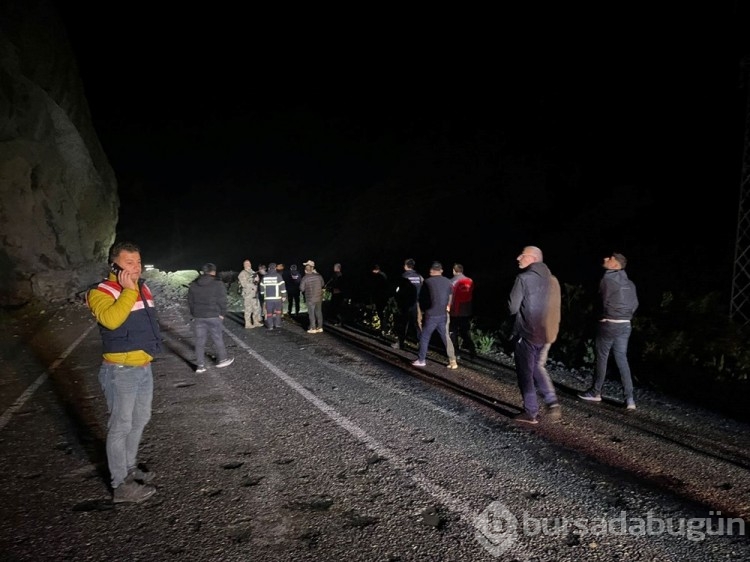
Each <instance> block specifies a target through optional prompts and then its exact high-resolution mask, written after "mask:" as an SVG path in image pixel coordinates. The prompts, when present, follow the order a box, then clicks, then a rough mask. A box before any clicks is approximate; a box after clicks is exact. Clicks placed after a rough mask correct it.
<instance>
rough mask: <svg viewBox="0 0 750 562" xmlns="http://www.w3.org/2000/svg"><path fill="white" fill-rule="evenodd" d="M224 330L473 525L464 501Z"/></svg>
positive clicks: (324, 410)
mask: <svg viewBox="0 0 750 562" xmlns="http://www.w3.org/2000/svg"><path fill="white" fill-rule="evenodd" d="M224 331H225V332H226V333H227V334H228V335H229V337H231V338H232V339H233V340H234V341H235V342H237V345H238V346H240V347H241V348H242V349H244V350H245V351H246V352H247V353H248V355H250V356H252V357H253V358H254V359H255V360H256V361H258V362H259V363H261V364H262V365H264V366H265V367H266V368H268V370H270V371H271V372H272V373H273V374H274V375H276V376H277V377H278V378H280V379H281V380H282V381H283V382H284V383H286V384H287V385H288V386H289V387H290V388H292V389H293V390H294V391H296V392H297V393H298V394H300V395H301V396H302V397H303V398H305V400H307V401H308V402H310V403H311V404H313V405H314V406H315V407H316V408H318V409H319V410H320V411H321V412H323V413H324V414H325V415H326V416H328V417H329V418H330V419H331V421H333V422H334V423H335V424H336V425H338V426H339V427H341V428H342V429H344V430H346V431H347V432H349V433H350V434H351V435H352V436H354V437H355V438H356V439H357V440H358V441H359V442H360V443H362V444H364V445H365V446H366V447H367V448H369V449H370V450H372V451H374V452H375V453H377V454H378V456H380V457H381V458H384V459H388V461H389V462H390V463H391V464H393V465H394V466H395V467H396V468H397V469H399V470H400V471H402V472H403V474H406V475H408V476H409V477H410V478H411V479H412V481H413V482H414V483H415V484H416V485H417V486H419V488H421V489H422V490H423V491H425V492H427V494H429V495H430V496H432V497H433V498H435V499H436V500H438V501H439V502H440V503H442V504H443V505H445V506H446V507H447V508H448V509H450V510H451V511H453V512H454V513H456V514H457V515H458V516H459V517H460V518H461V519H462V520H463V521H464V522H465V523H467V524H469V525H471V526H473V525H474V521H475V519H476V517H477V514H476V513H475V512H474V511H473V510H472V509H471V508H470V507H469V506H468V505H467V502H466V501H464V500H462V499H461V498H459V497H457V496H456V495H454V494H453V493H451V492H450V491H448V490H446V489H445V488H443V487H442V486H440V485H438V484H435V483H434V482H432V481H430V480H429V479H428V478H426V477H425V476H422V475H421V474H419V473H417V472H416V471H409V470H408V468H409V465H408V463H407V462H406V461H405V460H404V459H402V458H401V457H399V456H398V454H396V453H395V452H394V451H391V450H390V449H388V447H386V446H385V445H383V444H381V443H380V442H379V441H377V440H376V439H375V438H373V437H372V436H370V435H369V434H368V433H367V432H366V431H365V430H363V429H362V428H361V427H359V426H358V425H357V424H355V423H354V422H352V421H351V420H349V419H348V418H347V417H346V416H343V415H341V414H340V413H339V412H338V411H337V410H336V409H335V408H334V407H333V406H330V405H329V404H327V403H326V402H325V401H323V400H321V399H320V398H318V397H317V396H315V395H314V394H313V393H312V392H310V391H309V390H307V389H306V388H305V387H303V386H302V385H301V384H299V383H298V382H297V381H296V380H295V379H294V378H292V377H291V376H290V375H288V374H286V373H285V372H284V371H282V370H281V369H279V368H278V367H276V365H274V364H273V363H271V362H270V361H268V360H266V359H265V358H264V357H262V356H261V355H260V354H258V353H257V352H256V351H255V350H253V349H252V348H251V347H250V346H248V345H247V344H246V343H245V342H244V341H243V340H241V339H240V338H239V337H237V336H235V335H234V334H233V333H232V332H230V331H229V330H228V329H227V328H224Z"/></svg>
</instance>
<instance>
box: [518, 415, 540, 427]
mask: <svg viewBox="0 0 750 562" xmlns="http://www.w3.org/2000/svg"><path fill="white" fill-rule="evenodd" d="M513 420H514V421H517V422H519V423H528V424H529V425H536V424H538V423H539V421H538V420H537V419H536V418H535V417H532V416H531V415H529V414H528V413H526V412H521V413H520V414H517V415H515V416H513Z"/></svg>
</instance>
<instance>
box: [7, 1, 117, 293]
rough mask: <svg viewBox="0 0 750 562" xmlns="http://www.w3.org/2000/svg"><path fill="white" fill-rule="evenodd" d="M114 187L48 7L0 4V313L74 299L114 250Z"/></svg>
mask: <svg viewBox="0 0 750 562" xmlns="http://www.w3.org/2000/svg"><path fill="white" fill-rule="evenodd" d="M118 207H119V199H118V195H117V182H116V179H115V175H114V172H113V170H112V168H111V166H110V165H109V162H108V160H107V157H106V155H105V154H104V150H103V149H102V147H101V145H100V143H99V140H98V138H97V136H96V132H95V131H94V128H93V125H92V120H91V115H90V112H89V107H88V103H87V101H86V98H85V96H84V90H83V86H82V84H81V80H80V77H79V73H78V67H77V65H76V62H75V59H74V55H73V51H72V49H71V47H70V44H69V42H68V39H67V35H66V32H65V29H64V26H63V23H62V20H61V18H60V17H59V15H58V14H57V13H56V11H55V10H54V8H53V6H52V5H51V2H50V1H48V0H5V1H4V2H2V3H0V241H2V244H1V245H0V305H2V306H17V305H22V304H24V303H27V302H31V301H32V300H35V299H41V300H49V301H55V300H60V299H67V298H70V297H72V296H73V295H75V293H76V292H78V291H79V290H81V289H82V288H83V287H84V286H85V285H87V284H88V283H89V282H91V281H94V280H96V279H98V278H99V277H100V276H101V274H102V272H103V266H104V265H105V264H106V261H107V254H108V251H109V247H110V246H111V245H112V243H113V242H114V236H115V228H116V225H117V218H118Z"/></svg>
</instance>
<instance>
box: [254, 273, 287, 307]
mask: <svg viewBox="0 0 750 562" xmlns="http://www.w3.org/2000/svg"><path fill="white" fill-rule="evenodd" d="M260 294H261V295H263V298H264V299H265V300H267V301H280V300H282V299H284V298H286V283H284V280H283V279H282V278H281V275H279V274H277V273H269V274H267V275H264V276H263V280H262V281H261V282H260Z"/></svg>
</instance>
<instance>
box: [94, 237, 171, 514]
mask: <svg viewBox="0 0 750 562" xmlns="http://www.w3.org/2000/svg"><path fill="white" fill-rule="evenodd" d="M109 261H110V273H109V276H108V278H107V279H105V280H104V281H102V282H101V283H99V284H98V285H97V286H96V287H95V288H93V289H91V290H90V291H89V292H88V293H87V294H86V304H87V305H88V307H89V309H90V310H91V312H92V313H93V315H94V317H95V318H96V321H97V322H98V323H99V333H100V335H101V338H102V346H103V351H104V353H103V359H104V360H103V362H102V365H101V367H100V369H99V383H100V384H101V386H102V390H103V392H104V396H105V398H106V400H107V411H108V413H109V423H108V424H107V427H108V431H107V462H108V465H109V472H110V476H111V483H112V490H113V496H112V501H113V502H114V503H122V502H142V501H144V500H146V499H148V498H150V497H151V496H152V495H153V494H154V493H155V492H156V489H155V488H154V487H153V486H150V485H148V484H147V483H148V482H149V481H150V480H151V479H152V478H153V472H148V471H144V470H142V469H141V468H140V467H139V466H138V463H137V455H138V447H139V446H140V442H141V436H142V435H143V430H144V428H145V427H146V424H147V423H148V421H149V419H150V418H151V401H152V398H153V390H154V379H153V374H152V371H151V361H152V360H153V359H154V356H155V355H156V354H158V353H160V352H161V333H160V331H159V324H158V322H157V318H156V309H155V307H154V300H153V296H152V294H151V291H150V290H149V288H148V287H147V286H146V284H145V283H144V282H143V280H142V279H141V278H140V276H141V271H142V266H141V253H140V249H139V248H138V246H136V245H135V244H132V243H130V242H121V243H118V244H115V245H114V246H113V247H112V250H111V251H110V254H109Z"/></svg>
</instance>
